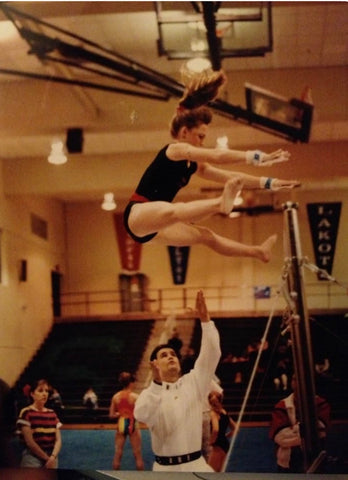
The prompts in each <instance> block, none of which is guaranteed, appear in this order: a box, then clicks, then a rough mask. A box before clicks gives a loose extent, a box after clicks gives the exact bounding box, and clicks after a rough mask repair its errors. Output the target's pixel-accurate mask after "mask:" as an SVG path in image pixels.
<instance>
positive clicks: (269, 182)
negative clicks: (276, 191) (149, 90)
mask: <svg viewBox="0 0 348 480" xmlns="http://www.w3.org/2000/svg"><path fill="white" fill-rule="evenodd" d="M272 180H273V178H270V177H268V178H267V180H266V181H265V186H264V188H265V189H266V190H271V184H272Z"/></svg>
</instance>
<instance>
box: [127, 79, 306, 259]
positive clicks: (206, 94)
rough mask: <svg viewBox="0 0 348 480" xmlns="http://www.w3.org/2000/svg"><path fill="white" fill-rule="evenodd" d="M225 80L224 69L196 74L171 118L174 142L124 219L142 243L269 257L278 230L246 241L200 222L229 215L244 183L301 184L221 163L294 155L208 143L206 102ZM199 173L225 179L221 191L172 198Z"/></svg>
mask: <svg viewBox="0 0 348 480" xmlns="http://www.w3.org/2000/svg"><path fill="white" fill-rule="evenodd" d="M225 81H226V77H225V74H224V73H223V72H222V71H219V72H210V73H207V72H205V73H204V74H200V75H199V76H198V77H195V76H194V77H192V78H191V79H190V81H189V82H188V83H187V85H186V88H185V92H184V94H183V97H182V98H181V100H180V101H179V105H178V108H177V110H176V113H175V115H174V117H173V119H172V121H171V126H170V133H171V136H172V137H173V142H172V143H169V144H168V145H166V146H164V147H163V148H162V149H161V150H160V151H159V152H158V154H157V156H156V158H155V159H154V160H153V162H152V163H151V164H150V165H149V166H148V168H147V169H146V170H145V172H144V174H143V176H142V177H141V179H140V182H139V184H138V186H137V188H136V190H135V192H134V193H133V195H132V196H131V198H130V200H129V203H128V205H127V207H126V209H125V212H124V223H125V227H126V230H127V231H128V233H129V235H130V236H131V237H132V238H133V239H134V240H135V241H137V242H140V243H145V242H150V241H151V242H155V241H156V242H160V243H162V244H165V245H171V246H176V247H181V246H192V245H197V244H202V245H206V246H207V247H209V248H211V249H212V250H213V251H215V252H217V253H219V254H220V255H225V256H232V257H233V256H234V257H237V256H238V257H251V258H256V259H259V260H261V261H263V262H268V261H269V260H270V257H271V250H272V247H273V245H274V243H275V242H276V239H277V235H271V236H269V237H268V238H267V239H266V240H265V241H264V242H263V243H262V244H260V245H245V244H243V243H240V242H236V241H234V240H232V239H230V238H228V237H224V236H221V235H218V234H216V233H215V232H214V231H212V230H211V229H209V228H207V227H204V226H200V225H198V224H197V223H196V222H199V221H200V220H202V219H203V218H206V217H208V216H210V215H214V214H218V213H220V214H223V215H226V216H228V215H229V214H230V213H231V211H232V209H233V204H234V200H235V198H236V196H237V195H238V194H239V192H240V191H241V190H242V189H243V188H245V189H256V188H261V189H269V190H279V189H283V188H286V189H291V188H294V187H296V186H298V185H299V182H298V181H296V180H280V179H276V178H267V177H256V176H252V175H247V174H244V173H239V172H233V171H230V170H225V169H222V168H220V166H221V165H226V164H233V163H241V162H246V163H248V164H252V165H255V166H260V165H271V164H273V163H275V162H283V161H287V160H288V159H289V157H290V154H289V153H288V152H287V151H284V150H281V149H279V150H276V151H275V152H272V153H264V152H261V151H259V150H255V151H249V150H248V151H240V150H231V149H228V148H219V147H217V148H204V147H203V142H204V139H205V137H206V135H207V130H208V126H209V124H210V123H211V121H212V112H211V110H210V109H209V108H208V107H207V104H208V103H209V102H211V101H212V100H214V99H215V98H216V97H217V96H218V94H219V90H220V88H221V87H222V86H223V85H224V83H225ZM194 173H195V174H197V175H199V176H200V177H202V178H205V179H207V180H210V181H215V182H218V183H221V184H223V185H224V187H223V191H222V195H221V196H218V197H216V198H209V199H199V200H193V201H188V202H173V200H174V198H175V196H176V194H177V193H178V191H179V190H180V189H181V188H183V187H185V186H186V185H187V184H188V182H189V180H190V178H191V176H192V175H193V174H194Z"/></svg>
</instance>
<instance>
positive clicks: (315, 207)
mask: <svg viewBox="0 0 348 480" xmlns="http://www.w3.org/2000/svg"><path fill="white" fill-rule="evenodd" d="M341 206H342V203H341V202H333V203H308V204H307V215H308V219H309V224H310V228H311V234H312V241H313V248H314V254H315V260H316V265H317V267H318V268H321V269H323V270H326V271H327V272H328V273H329V274H330V275H331V273H332V265H333V261H334V255H335V248H336V239H337V233H338V225H339V221H340V214H341ZM318 278H319V280H325V278H323V277H322V276H321V275H320V273H319V275H318Z"/></svg>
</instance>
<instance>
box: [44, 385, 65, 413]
mask: <svg viewBox="0 0 348 480" xmlns="http://www.w3.org/2000/svg"><path fill="white" fill-rule="evenodd" d="M47 407H48V408H52V409H53V410H54V411H55V412H56V414H57V415H58V416H60V415H61V413H62V410H63V409H64V405H63V400H62V396H61V394H60V393H59V392H58V390H57V388H55V387H51V388H50V395H49V397H48V402H47Z"/></svg>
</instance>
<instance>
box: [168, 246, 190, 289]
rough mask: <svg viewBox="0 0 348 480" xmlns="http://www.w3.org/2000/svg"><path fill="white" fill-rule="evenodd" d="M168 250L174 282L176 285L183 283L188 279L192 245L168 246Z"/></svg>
mask: <svg viewBox="0 0 348 480" xmlns="http://www.w3.org/2000/svg"><path fill="white" fill-rule="evenodd" d="M168 252H169V258H170V264H171V267H172V276H173V282H174V284H175V285H183V284H184V283H185V280H186V271H187V263H188V257H189V254H190V247H168Z"/></svg>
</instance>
